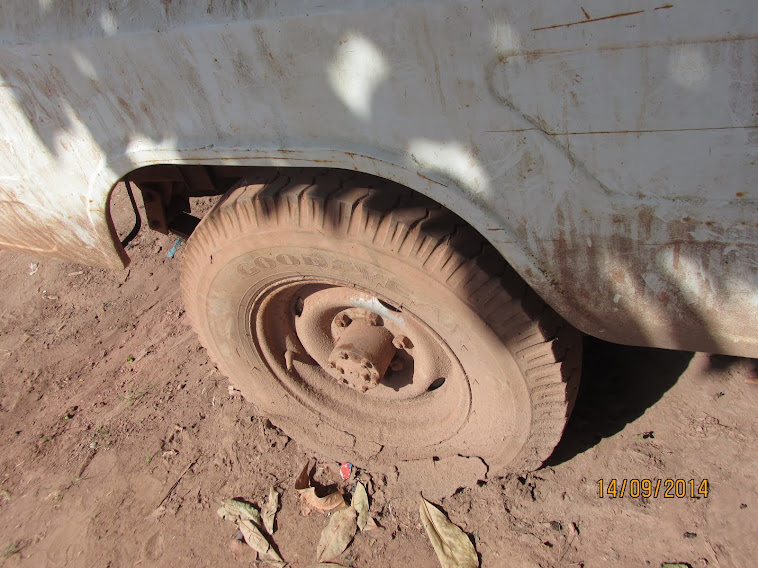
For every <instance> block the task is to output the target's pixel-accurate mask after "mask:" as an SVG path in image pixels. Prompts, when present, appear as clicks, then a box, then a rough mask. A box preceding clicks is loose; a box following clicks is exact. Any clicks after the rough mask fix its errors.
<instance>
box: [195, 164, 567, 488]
mask: <svg viewBox="0 0 758 568" xmlns="http://www.w3.org/2000/svg"><path fill="white" fill-rule="evenodd" d="M182 290H183V294H184V299H185V301H186V305H187V310H188V312H189V314H190V316H191V318H192V321H193V323H194V326H195V329H196V330H197V332H198V334H199V336H200V339H201V342H202V343H203V344H204V345H205V346H206V347H207V349H208V351H209V353H210V355H211V357H212V358H213V359H214V360H215V361H216V362H217V364H218V366H219V368H220V370H221V371H222V372H223V373H225V374H226V375H227V376H228V377H229V378H230V380H231V381H232V383H233V384H234V385H235V386H236V387H237V388H239V389H240V390H241V391H242V393H243V394H244V396H245V397H246V398H247V399H248V400H250V401H252V402H253V403H254V404H255V406H256V407H257V408H258V409H259V411H260V412H261V413H262V414H264V415H266V416H267V417H269V418H270V419H271V421H272V422H273V423H274V424H275V425H277V426H279V427H280V428H281V429H282V430H283V431H284V432H286V433H287V434H289V435H290V436H291V437H293V438H295V439H296V440H298V441H299V442H301V443H302V444H304V445H305V446H306V447H310V448H311V449H313V450H315V451H316V452H317V453H320V454H321V455H322V456H324V457H329V458H333V459H335V460H339V461H351V462H353V463H356V464H358V465H361V466H363V467H367V468H369V469H371V468H374V469H377V470H380V471H381V470H391V469H392V468H401V469H402V468H403V467H406V466H409V465H410V466H412V467H417V466H418V467H421V466H422V465H423V464H432V466H433V470H434V471H438V472H439V473H440V475H446V473H445V472H450V471H451V468H452V469H459V468H460V467H462V466H463V465H464V462H465V463H467V464H468V465H471V464H472V463H473V464H475V465H476V467H474V468H473V469H472V471H473V472H474V475H475V477H474V479H473V480H472V482H473V481H475V480H476V477H479V478H482V477H484V476H485V475H487V474H488V473H489V475H493V474H499V473H503V472H505V471H511V470H526V469H534V468H536V467H538V466H539V465H540V464H541V463H542V462H543V461H544V460H545V459H546V458H547V457H548V456H549V455H550V453H551V452H552V450H553V448H554V446H555V444H556V443H557V442H558V440H559V438H560V436H561V433H562V431H563V428H564V425H565V422H566V419H567V416H568V413H569V411H570V407H571V404H572V401H573V399H574V396H575V392H576V387H577V382H578V375H579V362H580V360H581V354H580V350H581V343H580V338H579V336H578V334H577V332H576V331H574V330H573V329H572V328H570V327H569V326H567V325H566V324H564V323H563V322H562V321H561V320H560V318H558V316H556V315H555V314H554V313H553V312H552V311H551V310H550V309H549V308H548V307H547V306H546V305H545V304H544V303H543V302H542V301H541V300H540V299H539V298H537V297H536V296H535V295H534V294H533V293H532V292H531V291H530V290H529V288H528V287H527V286H526V285H525V283H524V282H523V280H522V279H521V278H520V277H519V276H518V275H517V274H516V273H515V272H514V271H513V270H512V269H511V268H510V267H509V266H508V265H507V264H506V263H505V262H504V261H503V260H502V259H501V257H500V256H499V255H498V253H497V252H496V251H495V250H494V249H493V248H492V247H491V246H490V245H489V244H488V243H486V242H485V241H484V239H482V238H481V236H479V235H478V233H476V232H475V231H474V230H472V229H471V228H470V227H469V226H468V225H467V224H466V223H465V222H463V221H462V220H461V219H460V218H459V217H457V216H455V215H454V214H452V213H451V212H449V211H447V210H445V209H444V208H442V207H440V206H439V205H438V204H436V203H434V202H432V201H431V200H429V199H426V198H424V197H421V196H419V195H418V194H416V193H414V192H412V191H411V190H409V189H407V188H404V187H401V186H399V185H396V184H393V183H390V182H387V181H385V180H380V179H378V178H374V177H371V176H367V175H363V174H353V173H349V172H334V171H331V172H330V171H324V170H299V171H297V172H294V173H293V172H291V171H287V170H272V171H271V172H270V175H269V176H268V178H267V179H265V180H264V181H260V180H256V181H252V180H248V181H247V182H245V183H243V184H241V185H240V186H239V187H238V188H236V189H234V190H232V191H230V192H229V193H228V194H227V195H226V196H225V197H224V198H223V200H222V201H221V202H220V203H219V205H217V207H216V208H215V209H214V210H213V211H212V212H211V213H210V214H208V215H207V216H206V217H205V218H204V219H203V221H202V223H201V224H200V225H199V226H198V228H197V229H196V230H195V232H194V233H193V235H192V237H191V238H190V240H189V243H188V246H187V249H186V252H185V255H184V261H183V269H182ZM469 469H471V468H469ZM420 471H428V468H423V467H422V468H421V470H420Z"/></svg>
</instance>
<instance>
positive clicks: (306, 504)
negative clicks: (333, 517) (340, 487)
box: [298, 487, 347, 517]
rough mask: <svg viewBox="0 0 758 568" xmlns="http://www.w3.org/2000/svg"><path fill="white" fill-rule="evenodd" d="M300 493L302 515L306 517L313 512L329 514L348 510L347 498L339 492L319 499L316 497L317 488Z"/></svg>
mask: <svg viewBox="0 0 758 568" xmlns="http://www.w3.org/2000/svg"><path fill="white" fill-rule="evenodd" d="M298 493H300V514H301V515H303V516H304V517H306V516H308V515H309V514H310V513H311V511H319V512H321V513H328V512H330V511H339V510H340V509H347V503H345V498H344V497H343V496H342V493H340V492H338V491H336V492H334V493H330V494H329V495H327V496H326V497H319V496H318V495H316V488H315V487H308V488H307V489H300V490H299V491H298Z"/></svg>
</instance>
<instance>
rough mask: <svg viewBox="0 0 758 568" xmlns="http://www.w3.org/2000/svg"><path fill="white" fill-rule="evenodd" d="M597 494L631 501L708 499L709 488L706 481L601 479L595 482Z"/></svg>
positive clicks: (601, 496) (602, 496)
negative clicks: (640, 499) (641, 499)
mask: <svg viewBox="0 0 758 568" xmlns="http://www.w3.org/2000/svg"><path fill="white" fill-rule="evenodd" d="M597 486H598V487H597V492H598V493H597V494H598V497H600V498H601V499H603V498H610V499H621V498H622V497H632V498H633V499H636V498H639V497H644V498H647V499H649V498H653V499H657V498H658V497H663V498H664V499H684V498H685V497H689V498H691V499H700V498H708V493H709V492H710V487H709V483H708V480H707V479H702V480H700V481H698V480H695V479H637V478H632V479H609V480H608V482H607V483H606V481H605V480H603V479H598V480H597Z"/></svg>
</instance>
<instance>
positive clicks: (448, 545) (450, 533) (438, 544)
mask: <svg viewBox="0 0 758 568" xmlns="http://www.w3.org/2000/svg"><path fill="white" fill-rule="evenodd" d="M420 512H421V521H422V522H423V523H424V528H425V529H426V534H427V535H429V540H430V541H431V542H432V546H433V547H434V552H436V553H437V558H438V559H439V561H440V564H441V565H442V568H479V558H478V556H477V555H476V549H475V548H474V545H473V544H471V541H470V540H469V539H468V536H466V533H464V532H463V531H462V530H461V529H460V527H458V526H456V525H454V524H453V523H451V522H450V521H449V520H448V518H447V517H446V516H445V514H444V513H443V512H442V511H440V510H439V509H438V508H437V507H435V506H434V505H432V504H431V503H430V502H429V501H427V500H426V499H424V498H423V497H421V507H420Z"/></svg>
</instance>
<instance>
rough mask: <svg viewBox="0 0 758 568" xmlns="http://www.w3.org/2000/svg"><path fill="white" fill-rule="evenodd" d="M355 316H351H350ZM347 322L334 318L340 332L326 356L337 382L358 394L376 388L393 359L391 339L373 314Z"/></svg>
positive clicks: (344, 316) (345, 317)
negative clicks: (335, 374)
mask: <svg viewBox="0 0 758 568" xmlns="http://www.w3.org/2000/svg"><path fill="white" fill-rule="evenodd" d="M353 315H354V314H353ZM361 315H363V317H358V318H357V319H350V318H349V317H348V316H347V315H345V314H344V313H341V314H338V315H337V317H335V324H336V326H337V328H343V329H342V331H341V333H340V334H339V337H338V338H337V341H336V343H335V345H334V349H332V352H331V353H330V354H329V367H331V368H332V369H334V371H335V373H337V380H338V381H339V382H341V383H342V384H344V385H347V386H349V387H351V388H353V389H355V390H358V391H360V392H366V391H367V390H369V389H372V388H374V387H376V386H377V385H378V384H379V382H380V381H381V380H382V377H384V373H385V372H386V371H387V368H388V367H389V366H390V363H391V362H392V359H393V357H394V356H395V345H394V344H393V340H394V336H393V335H392V333H391V332H390V331H389V330H388V329H387V328H386V327H384V326H383V325H380V322H379V317H378V316H377V314H375V313H373V312H367V313H365V314H361Z"/></svg>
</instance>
